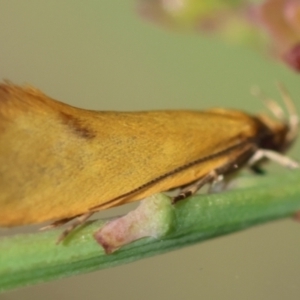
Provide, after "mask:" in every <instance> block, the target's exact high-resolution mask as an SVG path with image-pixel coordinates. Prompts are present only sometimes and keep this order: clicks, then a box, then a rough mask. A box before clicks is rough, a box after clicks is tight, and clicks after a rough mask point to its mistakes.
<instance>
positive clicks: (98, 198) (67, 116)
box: [0, 83, 298, 227]
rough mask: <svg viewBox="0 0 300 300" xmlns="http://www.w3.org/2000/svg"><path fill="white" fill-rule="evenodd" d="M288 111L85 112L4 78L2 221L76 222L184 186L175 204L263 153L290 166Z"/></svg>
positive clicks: (0, 92) (292, 131)
mask: <svg viewBox="0 0 300 300" xmlns="http://www.w3.org/2000/svg"><path fill="white" fill-rule="evenodd" d="M294 115H295V113H293V117H290V119H289V120H290V121H287V122H286V121H282V120H273V119H271V118H269V117H266V116H263V117H262V116H261V117H260V116H251V115H249V114H246V113H243V112H240V111H235V110H226V109H213V110H208V111H187V110H182V111H148V112H98V111H87V110H84V109H79V108H75V107H72V106H69V105H67V104H63V103H61V102H59V101H56V100H53V99H51V98H49V97H47V96H46V95H44V94H43V93H41V92H40V91H38V90H36V89H33V88H26V87H18V86H16V85H13V84H10V83H3V84H1V85H0V191H1V193H0V206H1V209H0V225H2V226H16V225H23V224H32V223H40V222H44V221H51V220H58V221H57V222H56V223H54V224H57V225H61V224H63V223H64V222H66V221H69V220H71V219H73V218H74V217H77V216H81V215H82V217H81V219H79V222H77V223H75V224H76V225H78V224H79V223H80V222H81V221H85V219H86V217H88V216H90V215H91V214H92V212H93V211H98V210H102V209H106V208H109V207H113V206H116V205H121V204H123V203H127V202H132V201H137V200H140V199H142V198H145V197H148V196H150V195H152V194H154V193H159V192H163V191H167V190H170V189H173V188H177V187H183V186H185V188H184V189H183V190H182V192H180V193H179V195H178V196H177V198H176V197H175V198H174V202H176V201H177V200H178V199H181V198H185V197H186V196H188V195H190V194H193V193H195V192H196V191H197V190H198V189H199V188H201V187H202V186H203V185H204V184H207V183H211V182H213V181H215V180H217V179H218V178H220V176H224V175H227V174H229V173H233V172H236V171H238V170H240V169H241V168H242V167H244V166H247V165H249V164H252V165H253V164H254V165H257V164H259V163H260V161H261V160H262V159H265V158H267V159H272V160H276V161H277V162H279V163H280V162H283V163H282V164H284V165H288V166H290V167H295V166H296V164H295V163H294V162H293V161H292V160H288V159H282V160H281V159H277V158H278V157H281V158H282V157H283V156H282V155H281V152H283V151H285V150H286V149H287V148H288V147H289V145H290V144H291V143H292V142H293V141H294V139H295V138H296V135H297V134H296V133H297V131H296V125H295V124H296V123H297V122H295V116H294ZM291 120H294V121H291ZM297 125H298V123H297ZM257 153H259V155H258V154H257ZM270 153H273V154H272V155H271V154H270ZM274 153H276V159H274V157H275V156H274ZM251 157H252V159H251ZM176 199H177V200H176ZM60 220H61V221H60ZM73 227H74V226H73Z"/></svg>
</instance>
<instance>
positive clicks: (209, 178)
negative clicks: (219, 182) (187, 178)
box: [172, 170, 218, 204]
mask: <svg viewBox="0 0 300 300" xmlns="http://www.w3.org/2000/svg"><path fill="white" fill-rule="evenodd" d="M217 178H218V174H217V172H216V171H215V170H212V171H211V172H209V173H208V174H206V175H205V176H204V177H202V178H200V179H199V180H197V181H195V182H194V183H192V184H190V185H188V186H186V187H185V188H184V189H182V190H181V191H180V194H178V195H177V196H175V197H173V199H172V203H173V204H175V203H176V202H178V201H180V200H183V199H185V198H187V197H189V196H191V195H194V194H195V193H196V192H197V191H198V190H199V189H200V188H201V187H203V186H204V185H205V184H207V183H211V182H213V181H214V180H216V179H217Z"/></svg>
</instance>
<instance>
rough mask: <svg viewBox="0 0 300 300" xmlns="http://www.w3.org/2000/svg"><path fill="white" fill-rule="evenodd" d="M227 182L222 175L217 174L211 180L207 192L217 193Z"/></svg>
mask: <svg viewBox="0 0 300 300" xmlns="http://www.w3.org/2000/svg"><path fill="white" fill-rule="evenodd" d="M227 184H228V181H225V180H224V175H218V176H217V177H216V178H215V180H213V181H211V182H210V184H209V187H208V190H207V193H208V194H213V193H219V192H221V191H223V190H224V189H225V188H226V186H227Z"/></svg>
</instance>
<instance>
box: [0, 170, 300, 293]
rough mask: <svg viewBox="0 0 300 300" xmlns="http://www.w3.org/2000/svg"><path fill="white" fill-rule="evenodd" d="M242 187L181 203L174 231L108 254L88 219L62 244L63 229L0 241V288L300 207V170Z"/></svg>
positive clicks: (126, 258) (109, 263) (131, 257)
mask: <svg viewBox="0 0 300 300" xmlns="http://www.w3.org/2000/svg"><path fill="white" fill-rule="evenodd" d="M239 185H240V187H241V186H243V188H239V189H236V190H233V191H228V192H224V193H220V194H211V195H198V196H195V197H192V198H190V199H188V200H184V201H181V202H179V203H178V204H177V205H176V209H175V220H174V223H175V224H174V229H173V230H172V231H171V232H170V233H168V234H167V235H166V236H165V237H164V238H163V239H161V240H157V239H155V238H144V239H141V240H139V241H136V242H133V243H131V244H129V245H127V246H124V247H123V248H121V249H120V250H118V251H116V252H115V253H113V254H110V255H106V254H105V253H104V251H103V249H102V248H101V247H100V246H99V245H98V244H97V243H96V242H95V240H94V239H93V236H92V235H93V233H94V232H95V231H96V230H97V229H99V227H101V226H103V224H104V222H103V221H101V220H100V221H96V222H91V223H88V224H87V225H86V226H84V228H80V230H77V231H76V232H74V233H73V234H72V236H70V238H68V239H67V240H66V241H64V242H63V243H62V244H60V245H56V244H55V241H56V239H57V237H58V235H59V233H60V232H61V230H58V229H56V230H52V231H48V232H37V233H33V234H22V235H16V236H12V237H5V238H3V239H2V240H1V241H0V291H6V290H8V289H12V288H16V287H21V286H26V285H32V284H35V283H38V282H46V281H49V280H53V279H58V278H62V277H67V276H71V275H75V274H80V273H86V272H90V271H95V270H100V269H103V268H109V267H114V266H117V265H120V264H124V263H129V262H132V261H136V260H138V259H142V258H146V257H149V256H153V255H156V254H161V253H164V252H167V251H171V250H174V249H177V248H181V247H184V246H187V245H191V244H194V243H198V242H201V241H205V240H208V239H210V238H213V237H216V236H220V235H224V234H228V233H231V232H235V231H238V230H242V229H245V228H248V227H250V226H254V225H257V224H261V223H264V222H267V221H271V220H275V219H279V218H285V217H289V216H291V215H292V214H293V213H295V212H296V211H297V210H300V171H293V172H284V173H283V174H282V175H280V176H254V177H251V178H250V179H242V180H241V182H240V184H239Z"/></svg>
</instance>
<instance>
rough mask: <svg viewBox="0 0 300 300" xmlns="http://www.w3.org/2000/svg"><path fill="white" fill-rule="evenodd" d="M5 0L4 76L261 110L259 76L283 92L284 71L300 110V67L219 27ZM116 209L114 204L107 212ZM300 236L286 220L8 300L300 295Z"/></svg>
mask: <svg viewBox="0 0 300 300" xmlns="http://www.w3.org/2000/svg"><path fill="white" fill-rule="evenodd" d="M0 4H1V9H0V41H1V42H0V78H1V79H9V80H11V81H12V82H14V83H18V84H23V83H30V84H31V85H33V86H36V87H37V88H39V89H41V90H42V91H43V92H44V93H46V94H47V95H49V96H50V97H52V98H55V99H58V100H61V101H63V102H66V103H69V104H71V105H74V106H78V107H82V108H87V109H95V110H150V109H181V108H185V109H199V110H201V109H205V108H209V107H216V106H220V107H225V108H238V109H242V110H246V111H248V112H253V113H254V112H257V111H260V110H263V105H262V103H261V102H260V101H259V100H257V99H255V98H253V97H252V96H251V95H250V92H249V91H250V88H251V87H252V86H253V85H258V86H260V87H261V88H262V89H263V90H264V91H266V93H267V94H269V95H271V96H272V97H276V99H279V96H278V92H277V90H276V87H275V85H274V82H275V80H279V81H281V82H283V83H284V84H285V85H286V86H287V87H288V89H289V91H290V92H291V94H292V95H293V98H294V100H295V102H296V104H297V105H298V108H299V110H300V100H299V98H298V99H297V95H299V93H300V87H299V75H298V74H296V73H295V72H293V71H291V70H289V69H288V68H287V67H285V66H284V65H283V64H280V63H276V62H274V61H273V60H272V59H271V58H270V57H268V56H267V55H262V54H261V53H259V52H255V51H253V50H251V49H249V48H247V47H241V46H236V45H232V44H231V45H230V44H226V43H224V41H222V40H220V39H217V38H211V37H210V38H208V37H204V36H201V35H200V34H196V33H194V32H188V33H182V32H181V33H180V32H175V31H168V30H164V29H162V28H159V27H158V26H155V25H154V24H151V23H148V22H146V21H145V20H143V19H142V18H141V17H140V16H139V15H138V13H137V8H136V5H137V3H136V2H134V1H128V2H126V1H96V0H90V1H71V0H65V1H58V0H52V1H41V0H31V1H18V0H10V1H4V0H2V1H0ZM195 142H197V141H195ZM298 153H299V144H298V145H296V146H295V147H294V149H293V150H292V151H291V156H294V157H295V158H297V159H298V160H299V159H300V156H299V154H298ZM277 170H278V169H277ZM279 170H280V169H279ZM125 210H126V207H125V208H121V209H119V210H118V213H119V212H121V211H122V212H125ZM108 214H109V215H111V214H113V213H112V212H111V211H109V212H108V213H107V214H106V213H105V212H104V213H102V214H101V216H103V217H106V216H107V215H108ZM11 232H12V231H10V230H7V229H1V231H0V234H1V235H6V234H10V233H11ZM299 238H300V227H299V224H297V223H296V222H293V221H292V220H285V221H277V222H274V223H270V224H267V225H264V226H260V227H256V228H253V229H250V230H247V231H243V232H240V233H236V234H233V235H230V236H225V237H221V238H218V239H215V240H211V241H209V242H206V243H203V244H198V245H195V246H192V247H188V248H185V249H182V250H178V251H175V252H171V253H168V254H164V255H161V256H157V257H153V258H148V259H145V260H142V261H138V262H135V263H132V264H128V265H124V266H120V267H116V268H113V269H108V270H102V271H98V272H95V273H91V274H85V275H80V276H77V277H72V278H67V279H63V280H60V281H54V282H50V283H47V284H40V285H37V286H32V287H28V288H23V289H19V290H16V291H11V292H8V293H6V294H2V295H0V299H1V300H4V299H5V300H13V299H21V298H22V299H23V300H27V299H45V300H46V299H55V298H57V299H73V300H77V299H83V298H85V299H144V300H148V299H173V300H177V299H183V298H184V299H189V300H192V299H231V300H232V299H256V300H259V299H273V300H276V299H290V300H292V299H299V294H300V255H299V246H300V239H299ZM0 242H1V240H0Z"/></svg>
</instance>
